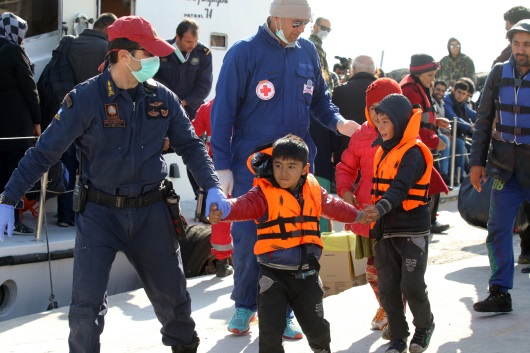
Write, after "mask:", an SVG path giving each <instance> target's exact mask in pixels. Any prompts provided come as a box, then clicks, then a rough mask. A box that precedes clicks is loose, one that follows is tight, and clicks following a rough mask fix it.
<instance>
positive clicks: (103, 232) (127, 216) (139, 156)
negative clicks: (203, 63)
mask: <svg viewBox="0 0 530 353" xmlns="http://www.w3.org/2000/svg"><path fill="white" fill-rule="evenodd" d="M107 31H108V36H109V53H108V57H109V61H110V66H109V68H108V69H106V70H105V71H104V72H103V73H102V74H101V75H98V76H96V77H94V78H91V79H89V80H87V81H85V82H84V83H82V84H80V85H78V86H76V88H75V89H74V90H72V91H71V92H70V93H69V94H68V95H67V96H66V97H65V99H64V101H63V104H62V106H61V109H60V110H59V112H58V113H57V114H56V115H55V118H54V119H53V121H52V123H51V124H50V126H49V127H48V128H47V129H46V131H45V132H44V134H43V135H42V136H41V138H39V140H38V141H37V144H36V146H35V147H34V148H30V149H29V150H28V152H27V153H26V155H25V156H24V158H23V159H22V160H21V161H20V163H19V165H18V168H17V169H16V170H15V172H14V173H13V176H12V177H11V179H10V180H9V182H8V183H7V186H6V187H5V191H4V192H3V193H2V194H1V195H0V231H1V232H2V233H3V231H4V229H6V227H7V233H8V235H9V236H10V235H11V233H12V230H13V205H14V204H15V203H16V202H17V201H18V200H20V198H21V197H22V195H24V193H25V192H26V191H27V190H28V189H29V188H30V187H31V186H32V185H33V184H34V183H35V181H37V180H38V179H39V178H40V176H41V175H42V174H43V173H44V172H45V171H46V170H48V168H49V167H50V166H51V165H53V164H54V163H55V162H57V161H58V160H59V158H60V157H61V155H62V154H63V152H64V151H65V150H66V149H67V148H68V146H70V145H71V144H72V143H75V146H76V149H77V156H78V158H79V169H80V172H79V183H78V184H77V185H76V191H75V192H74V206H75V211H76V212H77V214H76V228H77V234H76V240H75V248H74V255H75V256H74V273H73V286H72V301H71V304H70V312H69V315H68V319H69V324H70V336H69V339H68V343H69V346H70V352H72V353H79V352H99V337H100V335H101V333H102V331H103V327H104V315H105V313H106V310H105V309H104V307H105V299H104V297H105V290H106V287H107V282H108V279H109V273H110V269H111V266H112V262H113V261H114V257H115V256H116V253H117V252H118V251H122V252H123V253H124V254H125V256H127V259H129V261H130V262H131V263H132V265H133V266H134V268H135V269H136V271H137V273H138V276H139V277H140V280H141V282H142V284H143V286H144V289H145V291H146V292H147V295H148V296H149V299H150V300H151V303H152V304H153V308H154V310H155V313H156V315H157V317H158V320H159V321H160V323H161V324H162V328H161V330H160V331H161V333H162V343H163V344H164V345H166V346H171V347H172V351H173V352H174V353H176V352H178V353H195V352H196V351H197V346H198V345H199V338H198V337H197V333H196V332H195V322H194V321H193V319H192V318H191V299H190V296H189V293H188V292H187V290H186V279H185V277H184V271H183V267H182V260H181V256H180V251H179V246H178V242H177V241H176V239H175V237H176V231H175V229H174V227H173V222H172V219H171V215H170V212H169V210H168V207H167V205H166V200H165V199H166V196H167V193H168V188H169V187H168V185H167V183H163V180H164V179H165V178H166V177H167V175H168V168H167V165H166V163H165V162H164V159H163V158H162V157H161V156H162V148H163V144H164V137H166V136H167V137H168V138H169V142H170V145H171V147H172V148H173V149H174V150H175V152H176V153H177V154H179V155H181V156H182V158H183V160H184V163H185V164H186V165H187V166H188V167H189V168H190V169H191V170H192V171H193V174H194V175H195V176H196V178H197V180H198V182H199V184H200V185H201V186H202V187H203V188H204V189H205V190H208V198H207V200H206V203H207V209H208V210H209V209H210V207H209V206H210V204H211V203H216V204H218V205H220V206H221V207H224V208H225V211H227V212H228V213H229V212H230V208H229V205H228V201H227V200H226V198H225V197H224V195H223V193H222V191H221V189H220V185H219V180H218V178H217V176H216V175H215V172H214V170H213V166H212V162H211V159H210V157H209V156H208V153H207V152H206V150H205V148H204V145H203V144H202V142H201V140H200V139H199V138H198V137H197V135H196V134H195V131H194V130H193V127H192V125H191V122H190V120H189V119H188V118H187V117H186V115H185V113H184V110H183V109H182V107H181V105H180V103H179V102H178V100H177V98H176V96H175V95H174V94H173V93H172V92H171V91H169V90H168V89H167V88H166V87H164V86H163V85H160V84H158V83H157V82H156V81H154V80H151V78H152V77H153V76H154V74H155V73H156V71H157V70H158V66H159V57H160V56H162V57H163V56H167V55H169V54H170V53H171V52H173V47H172V46H171V45H169V44H167V43H166V42H165V41H164V40H163V39H161V38H159V37H158V36H157V34H156V32H155V30H154V28H153V27H152V26H151V24H150V23H149V22H147V21H146V20H145V19H143V18H141V17H136V16H124V17H120V18H119V19H118V20H117V21H116V22H114V24H112V25H111V26H109V27H108V29H107ZM228 213H227V215H228Z"/></svg>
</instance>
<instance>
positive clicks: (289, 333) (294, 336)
mask: <svg viewBox="0 0 530 353" xmlns="http://www.w3.org/2000/svg"><path fill="white" fill-rule="evenodd" d="M283 338H284V339H286V340H299V339H301V338H304V335H303V333H302V329H301V328H300V327H299V326H298V325H296V324H295V323H294V322H293V319H291V318H289V317H288V318H287V321H286V325H285V330H284V331H283Z"/></svg>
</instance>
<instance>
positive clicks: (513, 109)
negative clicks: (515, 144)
mask: <svg viewBox="0 0 530 353" xmlns="http://www.w3.org/2000/svg"><path fill="white" fill-rule="evenodd" d="M495 108H496V109H497V110H501V111H504V112H509V113H515V114H530V107H527V106H524V105H514V104H504V103H499V102H498V101H495ZM503 132H504V131H503Z"/></svg>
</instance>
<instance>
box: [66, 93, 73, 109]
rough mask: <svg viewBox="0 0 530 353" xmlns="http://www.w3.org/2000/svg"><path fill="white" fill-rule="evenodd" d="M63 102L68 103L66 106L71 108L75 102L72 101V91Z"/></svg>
mask: <svg viewBox="0 0 530 353" xmlns="http://www.w3.org/2000/svg"><path fill="white" fill-rule="evenodd" d="M63 103H66V108H67V109H69V108H70V107H71V106H72V105H74V103H72V98H70V93H68V94H67V95H66V96H64V99H63Z"/></svg>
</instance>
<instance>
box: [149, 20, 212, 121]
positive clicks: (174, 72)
mask: <svg viewBox="0 0 530 353" xmlns="http://www.w3.org/2000/svg"><path fill="white" fill-rule="evenodd" d="M199 30H200V29H199V25H198V24H197V22H195V21H194V20H191V19H185V20H183V21H182V22H181V23H180V24H179V25H178V26H177V34H176V35H175V38H173V39H170V40H168V41H167V42H168V43H169V44H171V45H173V46H174V47H175V52H173V53H171V54H170V55H168V56H166V57H164V58H160V69H159V70H158V72H157V74H156V75H155V79H156V80H157V81H160V82H162V83H163V84H164V85H166V86H167V87H168V88H169V89H170V90H172V91H173V92H174V93H175V94H176V95H177V96H178V97H179V99H180V100H181V102H182V106H183V107H184V109H185V110H186V113H188V116H189V117H190V120H193V119H194V118H195V114H196V112H197V109H199V107H200V106H201V104H203V103H204V100H205V99H206V97H208V94H210V90H211V89H212V82H213V74H212V54H211V52H210V49H208V48H207V47H205V46H204V45H203V44H202V43H200V42H199Z"/></svg>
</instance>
